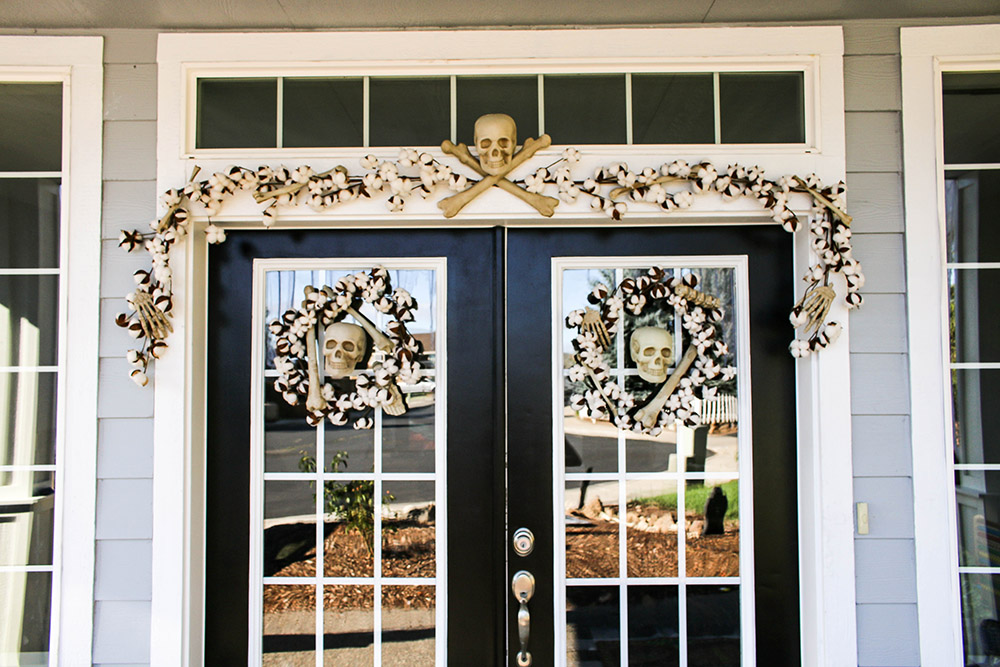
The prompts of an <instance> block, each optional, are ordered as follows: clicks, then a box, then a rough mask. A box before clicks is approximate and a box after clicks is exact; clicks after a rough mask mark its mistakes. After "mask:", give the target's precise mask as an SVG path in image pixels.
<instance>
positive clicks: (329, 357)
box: [323, 322, 368, 380]
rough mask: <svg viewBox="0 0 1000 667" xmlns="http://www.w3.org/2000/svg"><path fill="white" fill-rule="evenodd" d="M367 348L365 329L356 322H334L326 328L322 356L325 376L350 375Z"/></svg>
mask: <svg viewBox="0 0 1000 667" xmlns="http://www.w3.org/2000/svg"><path fill="white" fill-rule="evenodd" d="M367 349H368V337H367V336H366V335H365V330H364V329H362V328H361V327H359V326H358V325H357V324H348V323H347V322H334V323H333V324H331V325H329V326H328V327H327V328H326V335H325V340H324V341H323V358H324V359H326V376H327V377H329V378H333V379H334V380H340V379H341V378H345V377H347V376H348V375H350V374H351V373H352V372H353V371H354V367H355V366H357V365H358V362H359V361H361V358H362V357H364V356H365V352H366V351H367Z"/></svg>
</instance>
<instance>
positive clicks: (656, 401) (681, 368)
mask: <svg viewBox="0 0 1000 667" xmlns="http://www.w3.org/2000/svg"><path fill="white" fill-rule="evenodd" d="M697 356H698V348H696V347H695V346H694V345H691V346H690V347H688V349H687V351H685V352H684V356H683V357H682V358H681V360H680V363H678V364H677V368H675V369H674V372H673V373H671V375H670V377H668V378H667V381H666V382H664V383H663V386H662V387H660V390H659V391H658V392H656V395H655V396H653V398H651V399H649V401H648V402H647V403H646V405H644V406H642V407H641V408H639V409H638V410H636V413H635V420H636V421H637V422H639V423H640V424H642V425H643V426H645V427H646V428H653V427H654V426H656V420H657V419H658V418H659V416H660V411H661V410H663V406H664V404H665V403H666V402H667V399H668V398H670V395H671V394H672V393H674V389H676V388H677V384H678V383H679V382H680V381H681V378H682V377H683V376H684V374H685V373H687V370H688V369H689V368H691V364H693V363H694V360H695V358H696V357H697Z"/></svg>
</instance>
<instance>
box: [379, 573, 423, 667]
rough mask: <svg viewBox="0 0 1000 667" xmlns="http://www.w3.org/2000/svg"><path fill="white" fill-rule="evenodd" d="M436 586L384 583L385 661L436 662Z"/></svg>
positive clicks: (387, 663) (400, 663)
mask: <svg viewBox="0 0 1000 667" xmlns="http://www.w3.org/2000/svg"><path fill="white" fill-rule="evenodd" d="M434 604H435V591H434V587H433V586H383V587H382V664H383V665H385V667H395V666H397V665H398V666H400V667H403V666H404V665H433V664H434V627H435V625H434Z"/></svg>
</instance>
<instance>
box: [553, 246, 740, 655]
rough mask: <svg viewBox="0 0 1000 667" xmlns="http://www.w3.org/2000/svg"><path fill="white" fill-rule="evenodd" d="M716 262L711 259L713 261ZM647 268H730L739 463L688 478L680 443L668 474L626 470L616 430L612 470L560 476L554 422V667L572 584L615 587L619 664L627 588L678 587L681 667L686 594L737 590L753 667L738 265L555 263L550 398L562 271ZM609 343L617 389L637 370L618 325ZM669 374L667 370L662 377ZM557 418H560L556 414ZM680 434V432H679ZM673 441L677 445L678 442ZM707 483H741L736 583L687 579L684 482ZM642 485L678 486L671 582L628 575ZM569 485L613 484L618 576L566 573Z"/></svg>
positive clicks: (560, 387)
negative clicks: (634, 505) (631, 487)
mask: <svg viewBox="0 0 1000 667" xmlns="http://www.w3.org/2000/svg"><path fill="white" fill-rule="evenodd" d="M716 261H717V260H716ZM650 266H660V267H663V268H665V269H666V270H667V271H668V272H670V273H671V274H672V275H673V276H674V277H679V276H681V275H686V274H687V273H690V272H692V271H694V272H697V271H698V270H699V269H702V268H723V269H725V268H731V269H734V270H733V293H734V299H733V310H734V312H733V313H730V314H729V315H730V316H731V317H737V318H738V319H737V330H736V341H737V342H736V348H737V349H736V350H734V351H732V352H733V354H734V355H735V356H736V358H737V362H736V363H737V369H738V371H737V400H738V404H739V406H740V408H739V412H738V414H739V420H738V423H739V426H740V428H739V430H738V443H739V444H738V458H737V460H738V465H739V469H738V470H737V471H735V472H723V471H720V472H711V471H699V472H689V471H688V470H687V457H686V456H684V455H683V454H682V452H681V448H680V444H679V442H678V445H677V448H676V450H675V451H676V455H675V458H676V462H677V469H676V470H675V471H666V472H652V473H651V472H628V470H627V461H626V454H627V448H626V440H627V438H628V437H629V434H630V432H628V431H623V430H622V429H618V436H617V445H616V446H617V455H618V460H617V472H595V473H575V472H573V473H569V472H565V470H566V467H565V462H564V461H563V456H562V454H563V447H562V446H561V443H563V442H564V436H563V433H562V428H563V424H562V420H561V419H559V418H556V419H554V420H553V422H554V440H553V443H554V446H553V451H554V453H555V471H554V473H555V474H553V480H554V485H555V487H554V505H553V510H554V515H555V516H554V522H553V526H554V538H553V539H554V542H555V546H556V549H555V558H556V563H555V577H556V582H557V583H556V596H555V598H556V602H555V617H556V651H557V653H556V660H557V664H558V665H565V663H566V658H567V654H566V651H567V645H566V638H567V634H566V632H567V621H566V593H565V590H566V588H567V587H570V586H574V587H576V586H616V587H618V605H619V607H618V627H619V636H620V637H621V641H620V646H619V650H620V660H621V664H623V665H627V664H629V641H628V587H629V586H647V585H662V586H676V588H677V601H678V615H677V619H678V628H677V631H678V650H679V662H678V664H679V665H680V666H681V667H685V666H686V665H687V664H688V636H687V589H688V588H689V587H691V586H739V591H740V595H739V599H740V648H741V655H742V657H741V662H742V664H744V665H753V664H754V643H755V642H754V607H753V605H754V592H753V552H752V549H753V521H752V512H753V506H752V498H753V492H752V488H751V485H750V484H749V482H744V479H746V480H750V479H752V476H751V474H750V465H751V464H750V462H751V457H750V451H751V446H752V445H751V434H750V420H749V418H748V412H747V409H748V406H749V405H750V401H749V400H745V399H746V398H748V397H749V373H748V369H749V364H748V363H747V359H746V358H745V357H746V356H747V355H748V354H749V339H748V335H749V330H748V326H749V322H748V319H747V317H748V314H747V313H746V308H747V303H748V301H747V298H746V291H745V289H746V273H745V270H744V271H741V267H739V266H737V265H734V264H719V263H712V264H708V263H704V262H702V263H699V262H698V258H693V257H692V258H685V259H681V260H678V259H668V258H660V259H656V258H622V257H618V258H610V259H609V258H600V259H589V260H576V261H572V262H567V261H565V260H564V261H562V262H558V263H557V262H554V265H553V276H554V285H555V288H554V302H555V303H554V306H555V307H554V308H553V313H554V317H555V323H554V325H553V326H554V330H555V338H556V341H557V342H556V345H555V349H556V350H558V354H557V356H556V357H555V359H557V361H556V365H555V368H556V369H558V370H557V375H558V377H559V380H560V382H557V383H556V386H555V387H554V388H553V389H554V393H555V401H554V405H557V406H560V405H562V404H563V402H564V386H565V385H564V384H563V383H562V382H561V380H562V379H563V378H565V377H567V376H568V375H569V370H568V369H566V368H563V363H562V360H563V359H564V352H566V350H565V348H564V347H563V346H564V344H565V343H564V342H563V336H562V328H563V326H564V321H563V319H564V317H565V315H566V313H565V312H563V311H564V307H563V306H562V295H563V288H562V285H561V283H562V275H561V271H562V270H566V269H571V268H588V269H595V268H614V271H615V281H616V284H620V283H621V281H622V280H623V279H624V277H625V276H624V269H626V268H649V267H650ZM674 325H675V332H674V335H675V338H674V340H675V341H679V340H681V338H680V332H681V328H682V327H681V324H680V318H674ZM612 336H613V341H614V345H615V367H614V368H612V370H611V374H612V376H613V377H615V379H616V380H617V381H618V383H619V384H620V385H622V386H624V382H625V378H626V377H630V376H634V375H637V371H636V370H635V369H629V368H626V364H625V336H624V324H620V325H619V327H618V331H616V332H615V333H613V334H612ZM680 347H681V346H680V345H677V344H675V349H674V350H673V354H674V361H676V359H677V358H678V356H679V355H680V350H679V349H678V348H680ZM671 370H672V368H670V369H668V372H669V371H671ZM554 414H555V415H560V414H561V411H559V410H557V411H556V412H555V413H554ZM678 428H683V427H678ZM678 440H679V439H678ZM709 479H711V480H712V481H713V482H718V483H719V484H724V483H726V482H730V481H738V482H739V491H738V493H739V496H738V497H739V508H740V510H739V511H740V517H739V522H740V542H739V545H740V546H739V576H735V577H693V576H688V574H687V531H686V529H685V512H686V504H685V502H686V501H685V493H686V487H687V484H688V482H692V481H701V482H704V481H706V480H709ZM641 480H664V481H674V482H676V487H677V508H676V512H677V576H675V577H632V576H628V575H627V572H628V541H627V538H628V527H627V525H626V521H625V520H624V518H625V512H626V508H627V506H628V482H630V481H641ZM574 481H580V482H583V481H590V482H600V481H613V482H617V485H618V508H619V519H620V520H619V522H618V572H619V576H617V577H593V578H570V577H567V575H566V539H565V524H564V513H565V509H564V508H565V498H564V494H565V488H566V482H574Z"/></svg>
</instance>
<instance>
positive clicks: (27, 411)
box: [0, 306, 58, 485]
mask: <svg viewBox="0 0 1000 667" xmlns="http://www.w3.org/2000/svg"><path fill="white" fill-rule="evenodd" d="M2 308H3V307H2V306H0V313H2ZM0 346H3V341H2V340H0ZM0 363H2V359H0ZM57 379H58V376H57V375H56V373H36V372H33V371H19V372H17V373H0V434H2V435H0V438H2V439H0V465H51V464H53V463H55V442H56V381H57ZM9 475H10V473H9V472H0V485H7V484H10V483H11V482H10V481H9V480H10V478H9Z"/></svg>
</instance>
